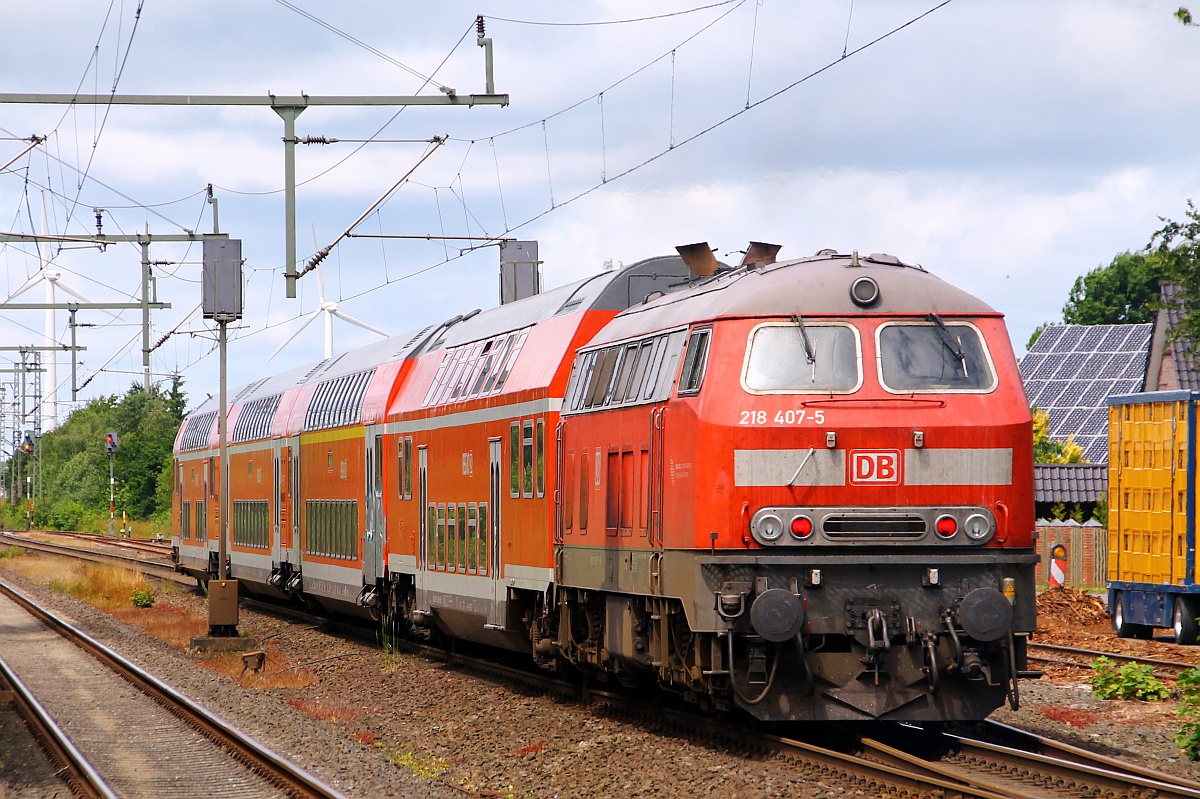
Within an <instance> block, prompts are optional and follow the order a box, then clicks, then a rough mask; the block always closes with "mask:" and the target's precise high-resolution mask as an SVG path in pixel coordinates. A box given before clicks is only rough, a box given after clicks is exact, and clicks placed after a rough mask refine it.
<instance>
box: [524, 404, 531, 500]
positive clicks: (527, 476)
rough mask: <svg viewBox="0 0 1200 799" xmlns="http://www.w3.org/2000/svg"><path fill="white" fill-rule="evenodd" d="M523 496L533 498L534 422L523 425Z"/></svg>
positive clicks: (528, 421)
mask: <svg viewBox="0 0 1200 799" xmlns="http://www.w3.org/2000/svg"><path fill="white" fill-rule="evenodd" d="M521 430H522V435H521V496H523V497H532V496H533V420H532V419H526V420H525V421H524V422H522V423H521Z"/></svg>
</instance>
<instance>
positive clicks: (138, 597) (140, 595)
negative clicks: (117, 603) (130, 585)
mask: <svg viewBox="0 0 1200 799" xmlns="http://www.w3.org/2000/svg"><path fill="white" fill-rule="evenodd" d="M157 599H158V597H157V596H155V594H154V589H153V588H135V589H133V595H132V596H131V597H130V598H129V601H130V602H132V603H133V606H134V607H135V608H152V607H154V603H155V601H156V600H157Z"/></svg>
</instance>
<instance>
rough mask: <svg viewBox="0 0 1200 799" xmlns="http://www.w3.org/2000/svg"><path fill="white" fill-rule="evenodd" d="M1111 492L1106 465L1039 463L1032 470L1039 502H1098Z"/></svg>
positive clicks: (1034, 491)
mask: <svg viewBox="0 0 1200 799" xmlns="http://www.w3.org/2000/svg"><path fill="white" fill-rule="evenodd" d="M1107 493H1108V465H1107V464H1105V463H1039V464H1037V465H1036V466H1034V467H1033V496H1034V500H1035V501H1036V502H1071V503H1080V504H1082V503H1085V502H1097V501H1099V500H1100V499H1101V498H1102V497H1104V496H1105V495H1106V494H1107Z"/></svg>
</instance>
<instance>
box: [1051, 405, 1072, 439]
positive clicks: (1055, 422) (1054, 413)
mask: <svg viewBox="0 0 1200 799" xmlns="http://www.w3.org/2000/svg"><path fill="white" fill-rule="evenodd" d="M1049 413H1050V432H1052V433H1055V434H1056V435H1057V431H1058V429H1059V427H1061V426H1062V423H1063V422H1064V421H1066V418H1067V414H1069V413H1070V411H1068V410H1067V409H1066V408H1050V409H1049Z"/></svg>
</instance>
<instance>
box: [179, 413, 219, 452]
mask: <svg viewBox="0 0 1200 799" xmlns="http://www.w3.org/2000/svg"><path fill="white" fill-rule="evenodd" d="M216 420H217V412H216V411H209V412H208V413H202V414H200V415H199V416H193V417H192V418H190V419H188V423H187V427H185V428H183V439H182V440H181V441H180V442H179V449H181V450H183V451H185V452H186V451H187V450H192V449H204V447H205V446H207V445H208V434H209V433H211V432H212V426H213V422H215V421H216Z"/></svg>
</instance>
